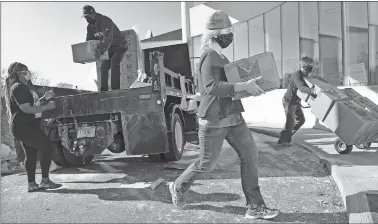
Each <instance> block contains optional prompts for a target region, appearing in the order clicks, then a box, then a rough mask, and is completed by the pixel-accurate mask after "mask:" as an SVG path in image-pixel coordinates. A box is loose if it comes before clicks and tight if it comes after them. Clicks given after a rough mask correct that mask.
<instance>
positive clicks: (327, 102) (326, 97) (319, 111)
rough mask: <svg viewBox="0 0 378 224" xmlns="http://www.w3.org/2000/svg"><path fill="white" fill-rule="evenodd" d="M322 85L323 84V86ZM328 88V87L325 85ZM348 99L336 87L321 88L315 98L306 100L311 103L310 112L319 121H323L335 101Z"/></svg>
mask: <svg viewBox="0 0 378 224" xmlns="http://www.w3.org/2000/svg"><path fill="white" fill-rule="evenodd" d="M323 87H324V86H323ZM327 88H328V87H327ZM346 99H350V98H349V97H348V96H347V95H345V94H343V93H342V92H340V90H339V89H338V88H336V87H334V88H331V89H327V90H322V91H321V92H320V93H319V94H318V95H317V96H316V98H314V99H312V100H308V103H309V104H310V105H311V113H312V114H314V115H315V117H316V118H318V119H319V120H320V121H324V119H325V118H326V116H327V114H328V113H329V111H330V110H331V109H332V107H333V105H334V104H335V102H336V101H340V100H346Z"/></svg>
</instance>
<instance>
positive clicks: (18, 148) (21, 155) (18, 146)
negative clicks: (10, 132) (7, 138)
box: [14, 138, 25, 162]
mask: <svg viewBox="0 0 378 224" xmlns="http://www.w3.org/2000/svg"><path fill="white" fill-rule="evenodd" d="M14 147H15V148H16V154H17V161H18V162H25V152H24V148H23V147H22V145H21V142H20V141H18V140H17V139H16V138H15V139H14Z"/></svg>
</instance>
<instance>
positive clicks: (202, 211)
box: [1, 133, 348, 223]
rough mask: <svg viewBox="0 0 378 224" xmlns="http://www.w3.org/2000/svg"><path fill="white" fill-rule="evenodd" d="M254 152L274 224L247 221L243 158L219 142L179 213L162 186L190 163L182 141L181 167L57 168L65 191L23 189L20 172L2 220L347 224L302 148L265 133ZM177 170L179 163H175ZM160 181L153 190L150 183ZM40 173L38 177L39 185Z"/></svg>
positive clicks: (136, 162)
mask: <svg viewBox="0 0 378 224" xmlns="http://www.w3.org/2000/svg"><path fill="white" fill-rule="evenodd" d="M253 136H254V138H255V141H256V144H257V146H258V148H259V176H260V179H259V183H260V187H261V191H262V195H263V197H264V199H265V201H266V204H267V205H268V206H269V207H274V208H278V209H280V210H281V212H282V213H281V214H280V215H279V216H278V217H276V218H275V219H273V220H268V221H263V220H254V221H253V220H247V219H245V218H244V214H245V212H246V207H245V196H244V194H243V191H242V187H241V183H240V159H239V157H238V156H237V154H236V153H235V151H234V150H232V148H231V147H230V146H229V145H228V144H227V142H226V141H225V142H224V145H223V147H222V152H221V154H220V157H219V162H218V164H217V166H216V167H215V170H213V172H211V173H206V174H204V175H203V176H201V177H200V178H199V179H198V180H197V181H195V182H194V184H193V186H192V187H191V188H190V190H189V191H188V207H187V208H186V209H185V210H178V209H176V208H175V207H174V206H173V205H172V202H171V198H170V193H169V190H168V187H167V184H168V183H169V182H171V181H174V180H175V179H176V178H177V177H178V176H179V175H180V174H181V173H182V172H183V171H182V170H180V169H184V168H186V167H187V166H188V165H189V164H190V163H191V162H192V161H193V160H194V159H195V158H197V157H198V154H199V151H198V147H197V146H193V145H190V144H187V148H186V151H185V154H184V156H183V158H182V159H181V160H180V162H179V163H178V164H180V165H181V167H179V168H180V169H177V168H176V169H172V167H170V169H168V168H167V165H172V163H168V164H167V163H157V162H151V161H149V160H148V158H146V157H144V156H130V157H125V156H124V154H111V153H110V152H108V151H106V152H104V153H103V154H102V155H99V156H97V157H96V159H95V161H94V162H93V163H92V164H89V165H86V166H84V167H81V168H80V167H72V168H64V169H58V170H55V171H53V172H52V173H51V179H52V180H53V181H56V182H60V183H62V184H63V187H61V188H59V189H55V190H47V191H42V192H33V193H27V192H26V176H25V175H24V174H22V173H21V174H16V175H8V176H3V177H2V180H1V182H2V183H1V185H2V186H1V195H2V198H1V199H2V200H1V208H2V209H1V210H2V211H1V221H2V222H3V223H157V222H159V223H161V222H164V223H177V222H185V223H246V222H247V223H346V222H347V221H348V218H347V214H346V212H345V211H344V208H343V200H342V197H341V194H340V192H339V191H338V189H337V185H336V183H335V182H334V181H333V179H332V178H331V176H329V175H328V173H327V172H326V171H325V169H323V166H322V163H321V160H320V159H319V158H318V157H317V156H316V155H314V153H312V152H310V151H308V150H305V149H303V148H302V147H299V146H293V147H290V148H288V149H285V150H284V151H282V150H280V149H278V148H276V147H275V146H274V145H273V144H272V143H274V141H275V140H276V139H275V138H274V137H270V136H267V135H264V134H256V133H254V134H253ZM176 165H177V164H176ZM159 178H163V179H164V181H163V183H161V184H160V185H158V186H157V187H156V188H155V189H154V190H152V189H151V188H150V186H151V184H152V183H153V182H155V181H156V180H157V179H159ZM39 180H40V175H37V181H39Z"/></svg>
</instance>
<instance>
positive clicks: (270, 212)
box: [245, 206, 280, 219]
mask: <svg viewBox="0 0 378 224" xmlns="http://www.w3.org/2000/svg"><path fill="white" fill-rule="evenodd" d="M278 214H280V211H279V210H278V209H271V208H267V207H266V206H248V210H247V212H246V213H245V217H246V218H248V219H273V218H275V217H276V216H278Z"/></svg>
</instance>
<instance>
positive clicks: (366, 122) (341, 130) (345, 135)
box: [323, 100, 378, 145]
mask: <svg viewBox="0 0 378 224" xmlns="http://www.w3.org/2000/svg"><path fill="white" fill-rule="evenodd" d="M323 122H324V124H325V125H326V126H327V127H328V128H329V129H331V130H332V131H333V132H335V134H336V135H337V136H339V138H340V139H341V140H342V141H344V142H345V144H347V145H356V144H362V143H365V142H366V141H367V139H368V138H369V136H370V135H371V131H370V130H371V129H372V127H373V126H377V125H378V119H377V118H376V117H375V116H373V115H372V114H371V113H369V112H368V111H366V110H365V109H364V108H363V107H362V106H360V105H359V104H358V103H357V102H355V101H354V100H343V101H336V102H335V104H334V105H333V106H332V108H331V110H330V111H329V113H328V114H327V116H326V118H325V119H324V121H323Z"/></svg>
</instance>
